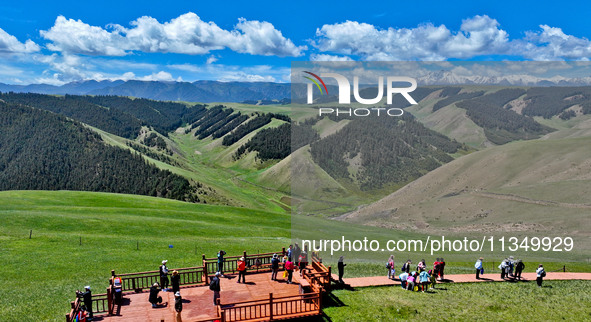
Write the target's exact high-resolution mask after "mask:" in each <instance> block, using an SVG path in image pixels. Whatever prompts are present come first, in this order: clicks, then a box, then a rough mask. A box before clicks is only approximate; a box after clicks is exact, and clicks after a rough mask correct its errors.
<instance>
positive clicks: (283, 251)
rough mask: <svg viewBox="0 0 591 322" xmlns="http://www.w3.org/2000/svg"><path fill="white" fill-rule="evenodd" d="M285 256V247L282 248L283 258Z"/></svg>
mask: <svg viewBox="0 0 591 322" xmlns="http://www.w3.org/2000/svg"><path fill="white" fill-rule="evenodd" d="M283 256H285V247H283V248H281V257H283Z"/></svg>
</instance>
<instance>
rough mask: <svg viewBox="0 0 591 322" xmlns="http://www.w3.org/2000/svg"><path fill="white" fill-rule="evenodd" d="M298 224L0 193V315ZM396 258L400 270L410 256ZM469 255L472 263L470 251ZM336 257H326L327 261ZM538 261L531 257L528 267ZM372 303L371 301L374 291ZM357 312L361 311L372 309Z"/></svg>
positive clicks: (120, 199)
mask: <svg viewBox="0 0 591 322" xmlns="http://www.w3.org/2000/svg"><path fill="white" fill-rule="evenodd" d="M305 219H306V225H299V226H297V227H296V228H295V229H294V232H293V233H294V234H297V235H301V236H304V235H305V234H303V231H302V230H311V229H310V227H314V231H315V232H320V233H322V234H323V235H325V237H329V236H330V235H331V234H330V233H331V232H335V231H338V232H339V233H342V234H344V235H346V236H349V237H351V238H354V239H358V238H361V237H362V236H377V237H378V238H380V239H385V238H394V239H402V238H417V237H420V236H419V235H417V234H411V233H407V232H397V231H390V230H383V229H379V228H377V227H365V226H356V225H350V224H348V223H344V222H338V221H331V220H325V219H321V218H316V217H309V218H305ZM292 220H293V218H291V217H290V215H288V214H285V213H273V212H264V211H258V210H252V209H246V208H238V207H227V206H214V205H203V204H191V203H184V202H179V201H174V200H168V199H161V198H152V197H144V196H135V195H122V194H108V193H93V192H72V191H4V192H0V262H2V263H3V267H4V269H3V270H2V272H3V273H2V274H0V283H2V285H4V287H2V288H0V321H15V320H19V321H20V320H27V321H28V320H41V321H48V320H55V321H61V320H63V316H64V314H65V313H67V312H68V310H69V302H70V301H71V300H72V299H73V298H74V291H75V290H76V289H80V288H82V287H84V286H85V285H91V286H92V287H93V290H94V292H95V293H102V292H104V290H105V288H106V286H107V279H108V277H109V276H110V271H111V269H114V270H116V272H120V273H128V272H139V271H147V270H156V269H157V268H158V266H159V264H160V261H161V260H163V259H168V260H169V267H171V268H177V267H189V266H196V265H200V264H201V254H206V255H207V256H208V257H214V256H215V254H216V253H217V251H218V250H219V249H224V250H226V251H227V252H228V254H240V253H241V252H242V251H243V250H246V251H247V252H249V253H254V252H269V251H275V250H277V251H279V250H280V249H281V247H284V246H286V245H289V244H290V238H291V234H292V231H291V229H292V223H293V222H292ZM30 230H32V238H31V239H29V233H30ZM310 237H313V236H310ZM80 242H81V243H80ZM138 245H139V249H138ZM169 245H173V248H169ZM375 256H376V257H375V260H376V261H378V263H375V262H374V263H373V264H371V263H355V262H353V260H352V258H349V257H348V258H347V263H349V265H348V266H347V270H346V273H345V278H348V277H355V276H373V275H382V274H385V268H384V267H383V265H384V264H383V263H380V262H381V261H382V259H383V262H384V263H385V260H386V259H387V257H388V254H386V253H385V254H375ZM396 256H397V260H398V261H397V264H398V267H399V265H400V260H402V258H403V257H406V256H407V255H406V254H402V253H397V255H396ZM445 256H446V258H449V257H448V256H447V254H445ZM465 257H466V260H469V259H470V258H472V257H474V256H473V255H469V254H468V255H465ZM336 258H338V257H336V256H333V257H332V259H331V258H330V256H329V255H327V256H325V262H326V263H331V262H333V261H335V260H336ZM410 258H412V259H413V262H415V263H416V261H417V260H418V259H420V258H425V259H427V260H431V257H429V256H424V255H420V254H414V255H412V256H411V257H410ZM461 258H463V257H461ZM486 258H487V259H488V258H491V259H492V257H486ZM431 262H432V260H431ZM333 264H334V263H333ZM544 264H545V265H546V268H547V270H549V271H551V270H555V269H558V268H559V266H560V267H561V266H562V264H561V263H549V262H547V261H544ZM472 265H473V263H472V262H453V261H448V264H447V269H446V272H447V273H448V274H453V273H470V272H471V271H472V267H473V266H472ZM552 265H553V266H552ZM533 267H534V264H531V265H530V264H529V263H527V267H526V271H530V269H532V268H533ZM567 267H568V268H569V271H591V268H590V265H589V264H584V263H578V264H577V263H572V265H571V264H570V263H567ZM485 268H488V266H485ZM487 273H489V271H487ZM490 273H492V271H490ZM362 292H365V291H360V293H359V294H363V293H362ZM346 294H348V293H343V296H345V298H346ZM378 294H379V289H378ZM364 298H365V297H364ZM368 299H372V297H371V296H370V295H368ZM363 301H366V300H363ZM351 307H352V308H354V307H353V306H351ZM419 307H420V305H417V309H418V308H419ZM347 309H348V308H342V310H344V311H343V312H344V313H341V312H340V310H341V308H338V309H336V310H338V311H335V309H334V308H330V309H329V312H332V313H330V314H342V315H340V316H346V314H348V313H347V311H346V310H347ZM355 310H357V309H355ZM359 310H360V313H359V314H362V313H363V312H366V311H363V309H359ZM366 313H367V312H366ZM338 316H339V315H337V316H336V317H337V318H338ZM394 316H396V315H394ZM335 319H336V318H335Z"/></svg>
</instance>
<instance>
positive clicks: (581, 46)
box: [310, 15, 591, 61]
mask: <svg viewBox="0 0 591 322" xmlns="http://www.w3.org/2000/svg"><path fill="white" fill-rule="evenodd" d="M540 28H541V30H540V31H537V32H532V31H528V32H526V33H525V34H526V36H525V37H524V38H522V39H514V40H511V39H509V34H508V33H507V32H506V31H505V30H503V29H501V28H500V24H499V22H498V21H497V20H496V19H493V18H490V17H488V16H486V15H483V16H478V15H477V16H474V17H472V18H469V19H465V20H463V21H462V24H461V26H460V30H458V31H452V30H449V29H448V28H447V27H446V26H445V25H439V26H435V25H433V24H431V23H427V24H421V25H419V26H417V27H415V28H393V27H390V28H388V29H381V28H378V27H376V26H374V25H371V24H367V23H360V22H357V21H346V22H343V23H337V24H327V25H323V26H322V27H321V28H319V29H317V30H316V39H315V41H313V42H312V43H313V45H314V46H315V47H316V48H317V49H318V50H319V51H321V52H324V53H336V54H342V55H354V56H357V57H359V59H361V60H371V61H391V60H426V61H428V60H434V61H435V60H445V59H449V58H459V59H467V58H473V57H477V56H482V55H491V56H495V55H511V56H517V57H523V58H526V59H533V60H563V59H568V60H588V59H589V58H590V57H591V41H589V40H588V39H586V38H579V37H575V36H572V35H567V34H565V33H564V32H563V31H562V29H560V28H554V27H550V26H547V25H541V26H540ZM310 58H311V59H314V58H316V56H314V54H313V55H311V57H310ZM316 60H318V59H316Z"/></svg>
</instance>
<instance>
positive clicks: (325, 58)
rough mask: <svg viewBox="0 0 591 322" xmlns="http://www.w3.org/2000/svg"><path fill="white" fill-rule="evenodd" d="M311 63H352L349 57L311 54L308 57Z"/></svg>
mask: <svg viewBox="0 0 591 322" xmlns="http://www.w3.org/2000/svg"><path fill="white" fill-rule="evenodd" d="M310 60H311V61H353V59H351V57H349V56H336V55H327V54H312V55H310Z"/></svg>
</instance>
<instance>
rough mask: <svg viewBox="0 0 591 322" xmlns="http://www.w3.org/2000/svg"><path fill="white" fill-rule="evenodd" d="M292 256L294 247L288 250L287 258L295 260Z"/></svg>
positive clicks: (291, 246) (290, 246)
mask: <svg viewBox="0 0 591 322" xmlns="http://www.w3.org/2000/svg"><path fill="white" fill-rule="evenodd" d="M292 255H293V245H289V248H287V254H286V256H287V258H293V257H292Z"/></svg>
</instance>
